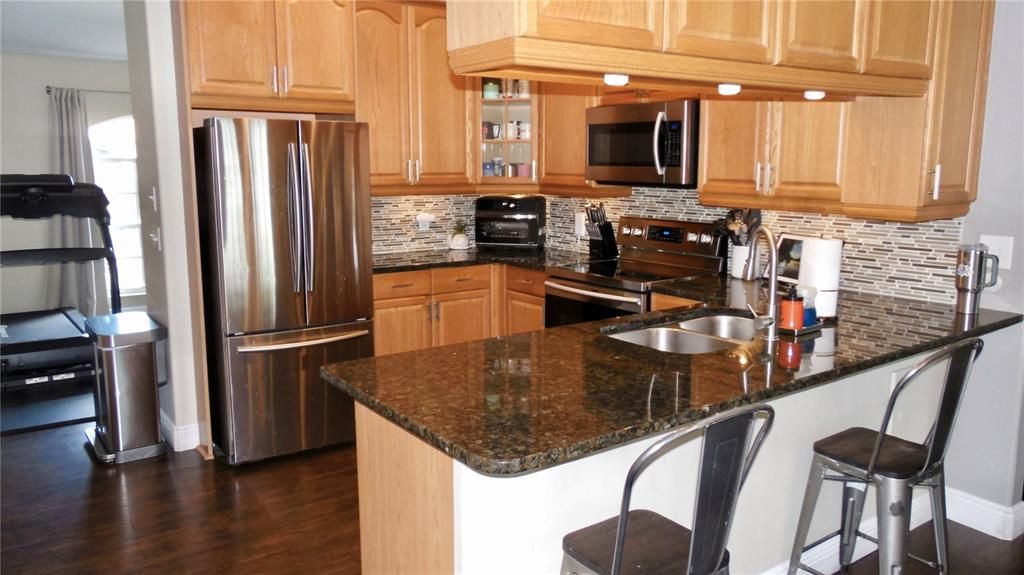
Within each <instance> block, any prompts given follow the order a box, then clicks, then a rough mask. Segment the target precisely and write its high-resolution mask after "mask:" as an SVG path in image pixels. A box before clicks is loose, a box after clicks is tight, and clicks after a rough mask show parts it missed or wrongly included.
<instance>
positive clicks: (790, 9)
mask: <svg viewBox="0 0 1024 575" xmlns="http://www.w3.org/2000/svg"><path fill="white" fill-rule="evenodd" d="M865 5H866V0H828V1H827V2H819V1H807V0H784V1H783V2H781V4H780V6H779V11H780V14H779V47H778V58H777V63H778V64H782V65H785V66H797V67H800V68H813V69H816V70H838V71H840V72H857V71H858V70H859V68H860V58H861V48H860V42H861V39H862V32H861V30H862V22H861V19H862V18H863V16H864V11H865V10H864V8H865Z"/></svg>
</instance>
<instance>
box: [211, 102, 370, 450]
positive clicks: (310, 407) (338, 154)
mask: <svg viewBox="0 0 1024 575" xmlns="http://www.w3.org/2000/svg"><path fill="white" fill-rule="evenodd" d="M194 140H195V150H196V171H197V180H198V186H197V188H198V190H199V204H198V205H199V210H200V218H199V219H200V222H201V223H200V241H201V244H202V254H203V256H202V258H203V295H204V298H203V299H204V307H205V315H206V324H205V325H206V337H207V357H208V361H209V375H210V385H209V387H210V409H211V418H212V424H213V440H214V444H215V445H216V447H217V448H218V449H219V450H220V451H221V452H223V454H224V455H225V456H226V459H227V461H228V463H230V464H238V463H244V462H248V461H256V460H259V459H264V458H267V457H273V456H276V455H283V454H286V453H294V452H297V451H302V450H306V449H313V448H317V447H322V446H325V445H330V444H335V443H342V442H348V441H352V440H353V439H354V437H355V430H354V416H353V403H352V399H351V398H349V397H348V396H347V395H345V394H344V393H342V392H341V391H339V390H338V389H335V388H334V387H332V386H330V385H328V384H327V383H325V382H324V381H323V380H322V379H321V378H320V366H322V365H323V364H325V363H333V362H338V361H345V360H349V359H356V358H360V357H368V356H370V355H372V354H373V335H372V329H373V327H372V325H373V324H372V313H373V285H372V275H371V274H372V268H373V264H372V260H371V257H372V256H371V237H370V234H371V231H370V197H369V162H370V160H369V158H370V156H369V149H368V141H369V135H368V129H367V125H366V124H364V123H357V122H327V121H296V120H270V119H261V118H226V117H225V118H209V119H207V120H205V121H204V123H203V126H202V127H201V128H196V129H195V133H194Z"/></svg>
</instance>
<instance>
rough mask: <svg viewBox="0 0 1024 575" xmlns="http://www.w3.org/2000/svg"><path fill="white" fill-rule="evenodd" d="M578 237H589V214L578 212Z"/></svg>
mask: <svg viewBox="0 0 1024 575" xmlns="http://www.w3.org/2000/svg"><path fill="white" fill-rule="evenodd" d="M576 236H577V237H581V238H585V237H587V214H586V213H584V212H576Z"/></svg>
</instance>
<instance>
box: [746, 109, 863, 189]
mask: <svg viewBox="0 0 1024 575" xmlns="http://www.w3.org/2000/svg"><path fill="white" fill-rule="evenodd" d="M846 115H847V104H846V103H844V102H780V103H774V104H772V114H771V119H770V120H769V124H770V125H771V132H772V135H771V138H772V139H773V140H774V141H776V142H777V144H776V145H774V146H772V149H773V152H774V154H773V156H772V162H771V164H772V172H771V174H770V175H769V176H767V177H766V179H767V180H768V181H767V182H766V184H767V186H768V194H769V195H770V196H773V197H775V198H779V199H780V200H782V199H788V198H794V199H801V200H818V201H821V202H825V203H823V204H815V206H811V205H809V204H806V203H803V202H802V203H803V207H805V208H812V207H817V208H819V209H824V208H827V205H826V204H827V203H828V202H836V203H838V202H839V200H840V196H841V195H842V194H841V191H842V188H841V185H840V183H841V182H842V159H843V142H844V138H845V127H846ZM780 207H782V206H780Z"/></svg>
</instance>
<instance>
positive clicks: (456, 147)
mask: <svg viewBox="0 0 1024 575" xmlns="http://www.w3.org/2000/svg"><path fill="white" fill-rule="evenodd" d="M409 11H410V14H411V15H412V16H411V20H412V32H411V37H410V41H409V48H410V50H409V59H410V62H411V64H412V68H411V84H412V118H413V125H412V151H413V155H412V159H413V161H414V162H415V164H414V172H415V173H414V180H415V181H416V183H417V184H420V185H432V184H435V185H436V184H440V185H452V184H466V185H469V184H470V183H471V178H472V176H471V168H472V167H473V166H474V165H475V164H476V161H475V160H473V159H472V158H473V157H474V156H473V153H472V138H471V133H470V130H471V129H472V121H471V118H470V115H471V112H472V103H471V102H472V100H471V99H470V98H471V97H472V90H471V86H470V82H471V80H470V79H469V78H468V77H466V76H456V75H455V73H454V72H452V70H451V68H449V67H448V45H447V31H446V29H447V21H446V20H445V11H444V8H435V7H430V6H416V7H415V8H409Z"/></svg>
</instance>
